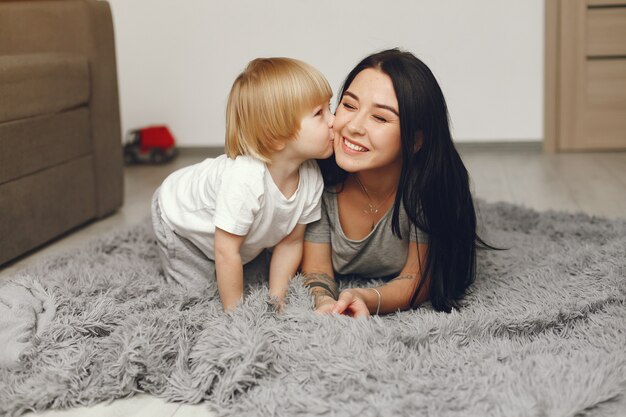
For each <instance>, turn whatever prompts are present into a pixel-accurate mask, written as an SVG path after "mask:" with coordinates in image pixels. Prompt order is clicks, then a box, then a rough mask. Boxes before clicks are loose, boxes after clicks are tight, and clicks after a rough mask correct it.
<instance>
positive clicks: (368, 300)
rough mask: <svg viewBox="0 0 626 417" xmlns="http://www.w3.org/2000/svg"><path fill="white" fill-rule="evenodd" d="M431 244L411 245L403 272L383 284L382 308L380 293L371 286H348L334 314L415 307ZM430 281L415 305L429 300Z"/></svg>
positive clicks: (364, 313)
mask: <svg viewBox="0 0 626 417" xmlns="http://www.w3.org/2000/svg"><path fill="white" fill-rule="evenodd" d="M427 253H428V244H425V243H423V244H419V245H416V244H414V243H411V244H410V245H409V254H408V256H407V261H406V263H405V266H404V268H403V269H402V271H401V272H400V274H399V275H398V276H397V277H396V278H394V279H392V280H391V281H389V282H388V283H386V284H385V285H382V286H380V287H376V290H378V293H380V308H379V305H378V302H379V296H378V293H377V292H376V291H374V290H372V289H369V288H349V289H346V290H344V291H342V292H341V294H340V295H339V300H338V301H337V303H336V304H335V306H334V308H333V310H332V311H333V313H339V314H347V315H350V316H353V317H360V316H367V315H368V314H375V313H376V311H377V310H378V313H391V312H394V311H398V310H408V309H409V308H411V307H412V305H411V298H412V296H413V293H414V292H415V290H416V289H417V287H418V286H419V284H420V282H421V280H422V279H425V278H424V277H423V268H424V267H425V265H426V255H427ZM429 283H430V281H429V280H427V281H426V282H425V283H424V285H423V286H422V288H421V290H420V293H419V294H418V296H417V299H416V304H421V303H423V302H424V301H426V300H427V299H428V292H429V288H428V287H429Z"/></svg>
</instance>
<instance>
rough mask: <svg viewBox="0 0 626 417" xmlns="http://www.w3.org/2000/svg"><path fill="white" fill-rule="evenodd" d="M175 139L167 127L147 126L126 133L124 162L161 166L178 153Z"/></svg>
mask: <svg viewBox="0 0 626 417" xmlns="http://www.w3.org/2000/svg"><path fill="white" fill-rule="evenodd" d="M175 145H176V139H174V136H173V135H172V133H171V132H170V130H169V129H168V128H167V126H164V125H163V126H148V127H143V128H140V129H134V130H131V131H130V132H128V134H127V136H126V140H125V141H124V161H125V162H126V163H127V164H136V163H142V162H148V163H154V164H162V163H164V162H167V161H170V160H171V159H172V158H174V157H175V156H176V154H177V153H178V152H177V150H176V147H175Z"/></svg>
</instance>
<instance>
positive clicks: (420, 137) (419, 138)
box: [413, 130, 424, 153]
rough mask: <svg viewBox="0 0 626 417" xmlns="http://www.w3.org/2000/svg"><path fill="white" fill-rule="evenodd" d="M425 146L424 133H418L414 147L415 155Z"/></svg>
mask: <svg viewBox="0 0 626 417" xmlns="http://www.w3.org/2000/svg"><path fill="white" fill-rule="evenodd" d="M423 144H424V132H423V131H421V130H420V131H419V132H417V136H416V138H415V145H414V146H413V153H417V152H418V151H419V150H420V149H422V145H423Z"/></svg>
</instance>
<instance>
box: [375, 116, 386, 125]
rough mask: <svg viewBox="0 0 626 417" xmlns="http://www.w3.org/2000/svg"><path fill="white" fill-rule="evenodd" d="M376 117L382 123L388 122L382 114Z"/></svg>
mask: <svg viewBox="0 0 626 417" xmlns="http://www.w3.org/2000/svg"><path fill="white" fill-rule="evenodd" d="M374 119H376V120H377V121H379V122H381V123H387V119H385V118H384V117H382V116H374Z"/></svg>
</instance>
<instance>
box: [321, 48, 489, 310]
mask: <svg viewBox="0 0 626 417" xmlns="http://www.w3.org/2000/svg"><path fill="white" fill-rule="evenodd" d="M367 68H374V69H377V70H380V71H382V72H383V73H385V74H387V75H388V76H389V77H390V78H391V81H392V82H393V87H394V90H395V93H396V97H397V99H398V106H399V109H398V110H399V112H400V136H401V141H402V170H401V173H400V180H399V183H398V190H397V193H396V199H395V202H394V207H393V214H392V230H393V234H394V235H396V236H397V237H399V238H402V236H401V233H400V211H399V210H400V204H404V208H405V210H406V213H407V215H408V218H409V219H410V221H411V223H412V227H418V228H419V229H421V230H423V231H424V232H426V233H427V234H428V252H427V253H428V255H427V257H426V263H425V265H424V267H423V268H420V269H421V270H422V274H423V275H422V276H423V277H428V276H430V286H429V299H430V302H431V304H432V305H433V307H434V308H435V309H436V310H438V311H446V312H450V311H451V309H452V308H458V307H459V304H458V300H459V299H460V298H461V297H462V296H463V295H464V294H465V292H466V291H467V289H468V287H469V286H470V284H472V282H473V281H474V276H475V273H476V246H477V244H480V245H483V246H486V247H491V246H489V245H487V244H486V243H485V242H483V241H482V239H481V238H480V237H479V236H478V235H477V233H476V212H475V209H474V202H473V199H472V195H471V192H470V186H469V176H468V174H467V170H466V169H465V166H464V165H463V161H462V160H461V157H460V156H459V154H458V152H457V150H456V148H455V147H454V144H453V142H452V137H451V135H450V127H449V122H448V109H447V106H446V102H445V99H444V97H443V93H442V91H441V88H440V87H439V84H438V83H437V80H436V79H435V76H434V75H433V73H432V72H431V71H430V69H429V68H428V67H427V66H426V65H425V64H424V63H423V62H422V61H420V60H419V59H418V58H416V57H415V56H414V55H413V54H411V53H409V52H404V51H400V50H399V49H390V50H386V51H382V52H378V53H375V54H373V55H370V56H368V57H367V58H365V59H363V60H362V61H361V62H359V64H358V65H357V66H356V67H355V68H354V69H353V70H352V71H351V72H350V74H348V76H347V77H346V80H345V81H344V83H343V86H342V88H341V93H340V94H339V100H341V99H342V97H343V95H344V92H345V91H346V90H347V89H348V88H349V87H350V84H351V83H352V81H353V80H354V78H355V77H356V76H357V75H358V74H359V73H360V72H361V71H363V70H364V69H367ZM320 166H321V168H322V173H323V174H324V179H325V181H326V183H327V184H338V183H343V182H344V181H345V179H346V177H347V172H345V171H344V170H342V169H341V168H340V167H339V166H338V165H337V163H336V161H335V158H334V156H332V157H331V158H329V159H327V160H324V161H320ZM425 282H426V279H422V280H421V282H420V284H419V286H418V287H417V288H415V290H414V292H413V295H412V298H411V306H413V307H415V304H416V301H417V298H418V295H419V294H420V292H421V291H422V288H423V286H424V285H425Z"/></svg>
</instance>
